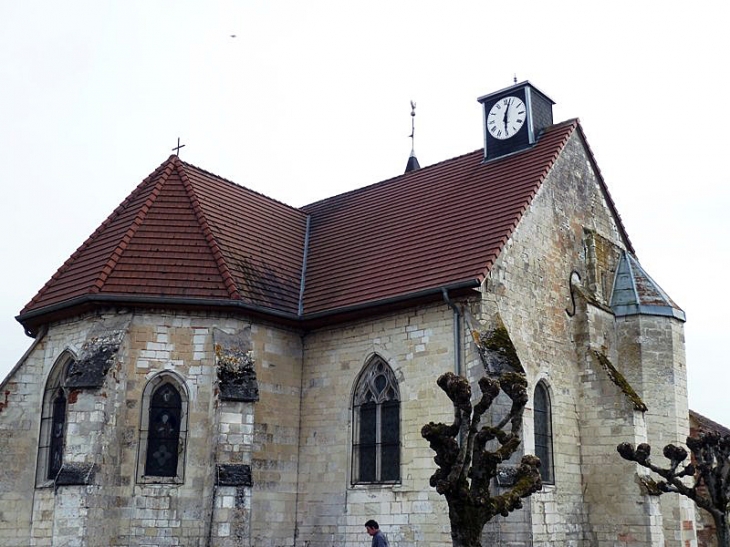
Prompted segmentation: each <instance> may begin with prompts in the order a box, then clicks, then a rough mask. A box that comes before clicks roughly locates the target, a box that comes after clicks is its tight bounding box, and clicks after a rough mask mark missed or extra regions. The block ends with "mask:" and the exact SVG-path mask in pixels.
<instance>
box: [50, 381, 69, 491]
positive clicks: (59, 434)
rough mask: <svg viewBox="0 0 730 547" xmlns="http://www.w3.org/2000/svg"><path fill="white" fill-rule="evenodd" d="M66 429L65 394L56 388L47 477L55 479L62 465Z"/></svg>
mask: <svg viewBox="0 0 730 547" xmlns="http://www.w3.org/2000/svg"><path fill="white" fill-rule="evenodd" d="M65 430H66V394H65V393H64V392H63V389H62V388H59V389H58V390H57V394H56V397H55V399H54V400H53V414H52V415H51V446H50V450H49V457H48V478H49V479H55V478H56V475H58V472H59V471H60V470H61V466H62V465H63V439H64V433H65Z"/></svg>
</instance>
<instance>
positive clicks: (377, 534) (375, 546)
mask: <svg viewBox="0 0 730 547" xmlns="http://www.w3.org/2000/svg"><path fill="white" fill-rule="evenodd" d="M365 530H366V531H367V533H368V535H369V536H371V537H372V538H373V541H372V543H371V544H370V547H388V540H387V539H386V538H385V536H384V535H383V532H381V531H380V526H378V521H376V520H372V519H371V520H369V521H367V522H366V523H365Z"/></svg>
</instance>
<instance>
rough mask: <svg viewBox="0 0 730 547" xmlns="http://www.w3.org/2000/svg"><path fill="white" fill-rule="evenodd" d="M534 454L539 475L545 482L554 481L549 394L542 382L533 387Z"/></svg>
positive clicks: (550, 482)
mask: <svg viewBox="0 0 730 547" xmlns="http://www.w3.org/2000/svg"><path fill="white" fill-rule="evenodd" d="M533 402H534V406H535V411H534V413H535V455H536V456H537V457H538V458H540V476H541V477H542V481H543V482H544V483H547V484H552V483H554V482H555V477H554V476H553V433H552V423H551V422H552V417H551V411H550V395H549V394H548V390H547V387H546V386H545V384H544V383H542V382H540V383H538V384H537V386H536V387H535V397H534V400H533Z"/></svg>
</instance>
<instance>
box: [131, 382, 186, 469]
mask: <svg viewBox="0 0 730 547" xmlns="http://www.w3.org/2000/svg"><path fill="white" fill-rule="evenodd" d="M187 407H188V403H187V395H186V390H185V387H184V384H183V383H182V381H181V380H179V379H178V378H177V376H176V375H174V374H172V373H168V372H165V373H162V374H158V375H157V376H155V377H154V378H153V379H152V380H150V382H148V384H147V386H146V387H145V390H144V394H143V396H142V427H141V429H140V448H139V460H138V467H139V469H138V473H137V479H138V481H139V482H182V480H183V469H184V463H185V442H186V435H187Z"/></svg>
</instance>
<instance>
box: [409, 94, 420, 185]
mask: <svg viewBox="0 0 730 547" xmlns="http://www.w3.org/2000/svg"><path fill="white" fill-rule="evenodd" d="M408 136H409V137H410V139H411V155H410V156H409V157H408V163H407V164H406V173H409V172H410V171H415V170H416V169H420V168H421V166H420V165H419V164H418V158H416V103H415V101H411V134H410V135H408Z"/></svg>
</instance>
